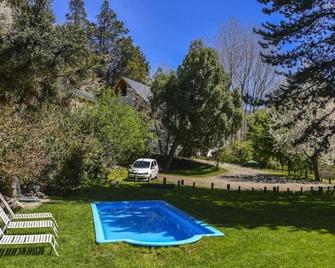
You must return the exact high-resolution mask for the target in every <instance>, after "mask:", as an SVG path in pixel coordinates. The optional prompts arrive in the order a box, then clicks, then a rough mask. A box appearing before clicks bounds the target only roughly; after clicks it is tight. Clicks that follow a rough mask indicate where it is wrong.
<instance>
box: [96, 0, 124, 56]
mask: <svg viewBox="0 0 335 268" xmlns="http://www.w3.org/2000/svg"><path fill="white" fill-rule="evenodd" d="M127 33H128V30H127V29H126V28H125V27H124V25H123V22H121V21H119V20H118V18H117V16H116V14H115V12H114V11H113V10H112V9H111V8H110V6H109V1H108V0H104V1H103V3H102V6H101V9H100V13H99V14H98V16H97V34H96V39H97V50H98V52H99V53H100V54H102V55H106V54H113V53H114V51H115V49H116V45H117V41H118V40H120V39H121V38H122V37H124V36H125V35H126V34H127Z"/></svg>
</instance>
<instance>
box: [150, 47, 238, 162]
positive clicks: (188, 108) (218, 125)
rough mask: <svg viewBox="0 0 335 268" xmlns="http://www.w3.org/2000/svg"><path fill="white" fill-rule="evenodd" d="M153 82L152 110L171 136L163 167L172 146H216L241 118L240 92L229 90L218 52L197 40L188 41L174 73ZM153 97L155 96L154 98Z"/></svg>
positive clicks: (187, 149) (173, 150)
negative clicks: (154, 107) (154, 84)
mask: <svg viewBox="0 0 335 268" xmlns="http://www.w3.org/2000/svg"><path fill="white" fill-rule="evenodd" d="M162 82H163V83H157V85H158V87H160V88H158V89H154V92H157V93H158V96H156V100H157V103H156V104H154V106H156V110H160V109H162V110H163V111H164V112H163V113H162V114H163V118H162V122H163V124H164V125H165V127H166V128H167V131H168V132H169V135H170V137H171V143H170V146H169V152H168V162H167V168H169V167H170V165H171V163H172V159H173V157H174V156H175V153H176V150H177V148H178V147H179V146H181V148H182V150H183V152H184V154H192V153H195V152H196V151H198V150H201V151H205V150H208V149H209V148H220V147H221V146H222V144H223V142H224V139H225V138H227V137H228V136H229V135H230V134H232V133H233V132H235V131H237V129H238V128H239V126H240V120H241V103H240V96H239V95H238V94H236V92H235V93H233V92H231V91H230V85H231V84H230V80H229V78H228V77H227V75H226V74H225V73H224V70H223V66H222V64H221V63H220V60H219V57H218V54H217V53H216V52H215V50H213V49H211V48H208V47H205V46H204V45H203V43H202V42H201V41H195V42H193V43H192V44H191V46H190V49H189V51H188V54H187V55H186V57H185V59H184V61H183V63H182V64H181V65H180V66H179V67H178V70H177V73H176V75H173V74H172V75H171V76H170V77H169V79H167V81H165V82H164V80H162ZM154 101H155V100H154Z"/></svg>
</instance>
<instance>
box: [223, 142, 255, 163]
mask: <svg viewBox="0 0 335 268" xmlns="http://www.w3.org/2000/svg"><path fill="white" fill-rule="evenodd" d="M253 154H254V148H253V144H252V143H251V142H250V141H236V142H235V143H234V144H233V145H232V146H230V147H227V148H225V149H223V151H222V153H221V155H220V160H221V161H223V162H229V163H235V164H241V165H246V164H247V162H248V161H250V160H252V159H253Z"/></svg>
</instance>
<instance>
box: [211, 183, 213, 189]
mask: <svg viewBox="0 0 335 268" xmlns="http://www.w3.org/2000/svg"><path fill="white" fill-rule="evenodd" d="M211 189H212V190H213V189H214V182H212V183H211Z"/></svg>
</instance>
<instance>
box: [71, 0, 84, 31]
mask: <svg viewBox="0 0 335 268" xmlns="http://www.w3.org/2000/svg"><path fill="white" fill-rule="evenodd" d="M66 19H67V21H68V23H69V24H73V25H74V26H76V27H79V28H81V29H86V27H87V24H88V20H87V13H86V10H85V4H84V1H83V0H71V1H70V2H69V13H67V14H66Z"/></svg>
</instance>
